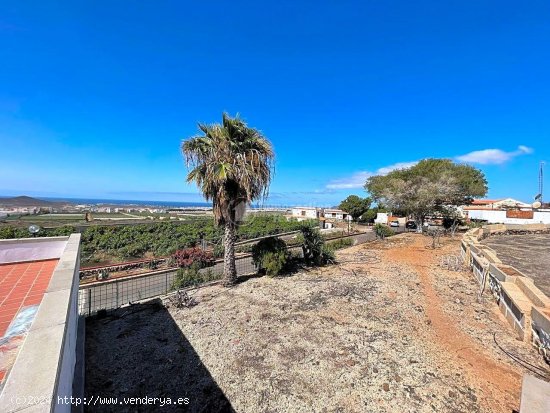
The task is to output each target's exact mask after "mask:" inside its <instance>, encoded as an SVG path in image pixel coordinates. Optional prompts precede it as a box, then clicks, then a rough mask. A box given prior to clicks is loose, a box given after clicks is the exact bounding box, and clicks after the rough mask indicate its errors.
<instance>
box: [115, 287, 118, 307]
mask: <svg viewBox="0 0 550 413" xmlns="http://www.w3.org/2000/svg"><path fill="white" fill-rule="evenodd" d="M115 308H118V282H116V307H115Z"/></svg>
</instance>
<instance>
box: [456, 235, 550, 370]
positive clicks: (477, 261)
mask: <svg viewBox="0 0 550 413" xmlns="http://www.w3.org/2000/svg"><path fill="white" fill-rule="evenodd" d="M547 232H550V225H548V224H526V225H518V224H493V225H486V226H483V227H481V228H475V229H471V230H469V231H467V232H466V233H465V234H464V236H463V237H462V243H461V246H460V255H461V257H462V259H463V260H464V263H465V264H466V265H467V266H468V267H469V268H470V270H471V271H472V272H473V274H474V276H475V279H476V280H477V282H478V283H479V284H480V288H483V287H488V288H485V289H484V291H486V292H489V293H491V294H492V295H493V297H494V298H495V301H496V302H497V304H498V305H499V308H500V310H501V312H502V314H503V315H504V316H505V317H506V319H507V320H508V322H509V323H510V325H511V326H512V328H513V329H514V331H515V332H516V333H517V335H518V338H520V339H521V340H524V341H530V342H531V343H532V344H533V345H534V346H535V347H537V349H538V350H539V352H540V353H541V354H542V355H543V356H544V358H545V359H546V360H547V361H549V362H550V298H548V297H547V296H546V295H545V294H544V293H543V292H542V291H541V290H540V289H538V288H537V286H536V285H535V283H534V282H533V279H532V278H530V277H528V276H526V275H525V274H523V273H522V272H521V271H519V270H518V269H517V268H515V267H512V266H510V265H505V264H503V263H502V261H501V260H500V259H499V258H498V255H497V253H496V252H495V251H494V250H493V249H492V248H489V247H488V246H486V245H483V244H481V242H480V241H481V240H482V239H483V238H486V237H488V236H492V235H501V234H532V233H547Z"/></svg>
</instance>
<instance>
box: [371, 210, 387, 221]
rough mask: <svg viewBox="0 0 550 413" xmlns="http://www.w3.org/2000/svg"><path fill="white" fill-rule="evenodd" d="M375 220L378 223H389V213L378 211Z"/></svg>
mask: <svg viewBox="0 0 550 413" xmlns="http://www.w3.org/2000/svg"><path fill="white" fill-rule="evenodd" d="M374 222H375V223H377V224H387V223H388V214H387V213H386V212H377V213H376V218H375V219H374Z"/></svg>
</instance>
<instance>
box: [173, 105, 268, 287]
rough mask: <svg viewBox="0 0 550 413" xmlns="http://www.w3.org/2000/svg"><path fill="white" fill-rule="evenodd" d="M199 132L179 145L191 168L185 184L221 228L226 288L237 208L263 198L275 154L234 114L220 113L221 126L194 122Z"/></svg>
mask: <svg viewBox="0 0 550 413" xmlns="http://www.w3.org/2000/svg"><path fill="white" fill-rule="evenodd" d="M199 129H200V131H201V132H202V134H201V135H198V136H193V137H191V138H189V139H187V140H185V141H184V142H183V144H182V147H181V149H182V152H183V155H184V157H185V160H186V163H187V167H188V168H190V169H191V171H190V172H189V174H188V175H187V182H194V183H196V184H197V186H198V187H199V189H200V190H201V191H202V193H203V195H204V197H205V198H206V200H207V201H209V200H212V203H213V210H214V219H215V221H216V223H217V224H218V225H219V226H223V227H224V228H225V233H224V246H225V252H224V263H223V276H224V285H226V286H229V285H233V284H235V283H236V281H237V270H236V268H235V239H236V230H237V227H238V220H239V219H240V218H241V217H240V216H238V215H239V214H238V213H237V210H238V208H242V207H244V206H246V205H247V204H250V203H251V202H252V201H254V200H257V199H265V198H266V197H267V194H268V188H269V183H270V182H271V174H272V166H273V160H274V156H275V154H274V152H273V148H272V146H271V143H270V142H269V140H267V139H266V138H265V137H264V136H263V135H262V134H261V133H260V132H259V131H258V130H257V129H254V128H249V127H248V126H247V125H246V123H244V122H243V121H242V120H241V119H239V117H238V115H237V116H236V117H234V118H231V117H230V116H229V115H228V114H227V113H224V114H223V116H222V123H221V125H220V124H213V125H205V124H199Z"/></svg>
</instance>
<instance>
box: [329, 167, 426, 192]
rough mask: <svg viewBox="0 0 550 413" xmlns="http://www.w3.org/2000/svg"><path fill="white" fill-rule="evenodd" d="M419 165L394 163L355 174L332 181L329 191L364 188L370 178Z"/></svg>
mask: <svg viewBox="0 0 550 413" xmlns="http://www.w3.org/2000/svg"><path fill="white" fill-rule="evenodd" d="M417 163H418V161H413V162H398V163H394V164H393V165H388V166H384V167H382V168H378V169H377V170H376V171H360V172H356V173H354V174H353V175H352V176H350V177H347V178H342V179H335V180H333V181H330V182H329V183H328V184H327V186H326V187H327V189H354V188H362V187H363V185H365V182H366V180H367V179H368V178H370V177H371V176H375V175H387V174H389V173H390V172H391V171H395V170H396V169H405V168H410V167H411V166H414V165H416V164H417Z"/></svg>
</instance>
